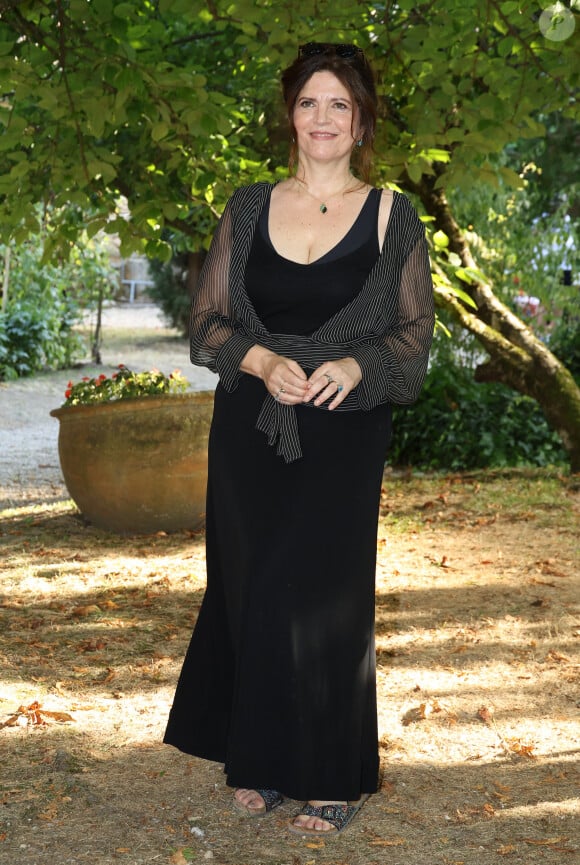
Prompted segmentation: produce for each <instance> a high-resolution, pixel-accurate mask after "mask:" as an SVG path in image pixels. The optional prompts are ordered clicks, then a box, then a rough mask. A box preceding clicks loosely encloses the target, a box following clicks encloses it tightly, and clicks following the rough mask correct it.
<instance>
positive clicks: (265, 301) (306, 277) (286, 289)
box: [245, 189, 381, 336]
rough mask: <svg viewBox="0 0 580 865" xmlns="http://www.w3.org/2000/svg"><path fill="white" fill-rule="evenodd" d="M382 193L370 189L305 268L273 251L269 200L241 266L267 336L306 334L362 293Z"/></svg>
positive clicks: (375, 248)
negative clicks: (347, 223)
mask: <svg viewBox="0 0 580 865" xmlns="http://www.w3.org/2000/svg"><path fill="white" fill-rule="evenodd" d="M380 202H381V190H380V189H371V190H370V192H369V194H368V196H367V199H366V201H365V203H364V204H363V207H362V209H361V211H360V213H359V215H358V217H357V219H356V220H355V222H354V223H353V225H352V226H351V228H350V229H349V231H348V232H347V233H346V235H345V236H344V237H343V238H342V240H340V241H339V243H337V245H336V246H335V247H334V248H333V249H331V250H330V251H329V252H327V253H325V255H323V256H322V257H321V258H318V259H316V260H315V261H313V262H311V263H310V264H299V263H298V262H295V261H290V260H289V259H287V258H284V257H283V256H282V255H280V254H279V253H277V252H276V250H275V249H274V246H273V245H272V242H271V240H270V236H269V232H268V217H269V213H270V197H269V196H268V199H267V201H266V204H265V205H264V208H263V210H262V212H261V214H260V219H259V222H258V226H257V229H256V231H255V233H254V239H253V242H252V248H251V251H250V256H249V258H248V262H247V265H246V273H245V285H246V292H247V294H248V297H249V299H250V301H251V303H252V305H253V307H254V309H255V311H256V314H257V316H258V318H259V319H260V320H261V321H262V322H263V324H264V325H265V326H266V328H267V329H268V330H269V331H270V333H295V334H299V335H301V336H307V335H310V334H311V333H313V332H314V331H315V330H317V329H318V328H319V327H320V326H321V325H322V324H324V322H325V321H327V320H328V319H329V318H331V316H333V315H334V314H335V313H336V312H338V310H339V309H341V308H342V307H343V306H345V305H346V304H347V303H349V302H350V301H351V300H352V299H353V298H354V297H355V296H356V295H357V294H358V293H359V291H360V290H361V289H362V287H363V285H364V283H365V280H366V278H367V276H368V275H369V272H370V270H371V268H372V267H373V266H374V264H375V262H376V260H377V258H378V257H379V254H380V248H379V241H378V231H377V225H378V212H379V205H380Z"/></svg>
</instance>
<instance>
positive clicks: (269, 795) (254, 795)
mask: <svg viewBox="0 0 580 865" xmlns="http://www.w3.org/2000/svg"><path fill="white" fill-rule="evenodd" d="M283 801H284V797H283V796H282V794H281V793H278V791H277V790H247V789H246V788H245V787H239V788H238V789H237V790H236V792H235V793H234V808H237V809H238V811H243V812H244V813H245V814H247V815H248V816H249V817H258V816H260V814H267V813H268V812H269V811H273V810H274V808H277V807H278V805H281V804H282V802H283Z"/></svg>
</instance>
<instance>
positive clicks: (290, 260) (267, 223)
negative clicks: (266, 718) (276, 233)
mask: <svg viewBox="0 0 580 865" xmlns="http://www.w3.org/2000/svg"><path fill="white" fill-rule="evenodd" d="M273 189H274V186H272V188H271V189H270V192H269V194H268V198H267V200H266V203H265V207H266V210H267V219H265V220H264V222H265V227H266V239H267V241H268V243H269V245H270V247H271V248H272V249H273V250H274V252H275V253H276V255H277V256H278V257H279V258H280V259H282V260H283V261H286V262H288V263H289V264H294V265H296V266H297V267H312V265H315V264H320V263H322V262H323V261H324V259H325V258H326V257H327V256H329V255H330V254H331V253H332V252H334V250H335V249H337V248H338V247H339V246H340V245H341V244H342V243H344V241H345V240H346V239H347V238H348V236H349V234H350V233H351V232H352V231H354V229H355V227H356V225H357V223H358V221H359V220H360V219H361V217H362V215H363V213H364V211H365V208H366V207H367V206H368V204H369V201H370V198H371V195H372V193H373V192H374V191H375V189H376V187H374V186H371V188H370V189H369V190H367V194H366V196H365V200H364V202H363V204H362V207H361V209H360V210H359V212H358V214H357V216H356V218H355V220H354V222H353V223H352V225H351V226H350V227H349V228H348V229H347V231H346V232H345V234H343V236H342V237H341V238H340V239H339V240H338V241H337V242H336V243H335V244H334V246H332V247H331V248H330V249H327V250H326V252H323V253H322V255H319V256H318V257H317V258H315V259H313V260H312V261H306V262H305V261H295V260H294V259H293V258H288V257H287V256H285V255H282V253H281V252H278V250H277V249H276V246H275V244H274V243H273V241H272V237H271V235H270V202H271V199H272V190H273Z"/></svg>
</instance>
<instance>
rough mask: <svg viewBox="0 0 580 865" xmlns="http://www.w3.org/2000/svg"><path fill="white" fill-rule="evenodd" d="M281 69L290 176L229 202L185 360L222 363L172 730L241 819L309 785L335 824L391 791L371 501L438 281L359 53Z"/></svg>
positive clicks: (302, 794) (307, 56)
mask: <svg viewBox="0 0 580 865" xmlns="http://www.w3.org/2000/svg"><path fill="white" fill-rule="evenodd" d="M282 83H283V89H284V98H285V101H286V105H287V109H288V116H289V121H290V126H291V130H292V147H291V167H292V171H291V176H290V177H289V179H288V180H285V181H283V182H281V183H279V184H275V185H272V184H268V183H258V184H254V185H252V186H250V187H247V188H243V189H239V190H238V191H237V192H236V193H235V194H234V195H233V197H232V199H231V200H230V201H229V203H228V205H227V207H226V209H225V211H224V214H223V216H222V219H221V221H220V223H219V226H218V229H217V231H216V234H215V237H214V239H213V242H212V246H211V249H210V251H209V254H208V257H207V260H206V263H205V265H204V268H203V271H202V274H201V277H200V282H199V286H198V289H197V292H196V294H195V297H194V301H193V307H192V316H191V359H192V361H193V363H196V364H202V365H205V366H208V367H209V368H210V369H212V370H214V371H217V372H218V373H219V376H220V383H219V385H218V387H217V389H216V394H215V408H214V418H213V423H212V430H211V435H210V447H209V480H208V498H207V571H208V578H207V591H206V594H205V598H204V601H203V604H202V608H201V610H200V614H199V618H198V622H197V625H196V628H195V630H194V634H193V637H192V641H191V644H190V647H189V650H188V653H187V656H186V659H185V662H184V666H183V670H182V673H181V677H180V680H179V684H178V687H177V692H176V695H175V701H174V704H173V708H172V710H171V715H170V719H169V724H168V728H167V732H166V735H165V741H166V742H168V743H170V744H173V745H175V746H176V747H178V748H180V749H181V750H183V751H185V752H186V753H189V754H195V755H197V756H199V757H204V758H206V759H210V760H216V761H219V762H223V763H224V764H225V772H226V775H227V782H228V784H229V785H231V786H232V787H235V788H237V789H236V792H235V794H234V805H235V806H236V807H237V808H238V809H240V810H242V811H243V812H244V813H245V814H248V815H251V816H256V815H259V814H264V813H266V812H268V811H271V810H272V809H273V808H275V807H277V806H278V805H279V804H280V803H281V802H282V801H283V798H284V797H289V798H292V799H298V800H302V801H304V802H305V805H304V806H303V808H302V810H301V811H300V813H299V814H298V815H297V816H296V817H295V818H294V819H293V820H291V821H290V823H289V828H290V830H291V831H293V832H297V833H299V834H302V835H303V834H313V833H318V834H320V833H326V834H327V833H336V832H339V831H341V830H342V829H343V828H344V827H345V826H346V825H347V824H348V822H349V821H350V820H351V819H352V817H353V816H354V814H355V813H356V811H357V810H358V808H360V806H361V804H362V803H363V802H364V800H365V799H366V798H368V795H369V794H371V793H373V792H375V791H376V789H377V783H378V769H379V759H378V744H377V719H376V695H375V650H374V630H373V629H374V571H375V556H376V534H377V518H378V505H379V495H380V487H381V478H382V473H383V466H384V461H385V455H386V449H387V444H388V440H389V436H390V424H391V407H390V406H391V404H392V403H409V402H412V401H413V400H415V399H416V397H417V395H418V392H419V390H420V387H421V384H422V381H423V377H424V374H425V371H426V367H427V358H428V352H429V347H430V342H431V337H432V332H433V294H432V284H431V277H430V270H429V261H428V255H427V251H426V244H425V237H424V230H423V227H422V224H421V222H420V221H419V219H418V217H417V215H416V213H415V211H414V210H413V208H412V207H411V205H410V204H409V202H408V201H407V199H406V198H405V197H404V196H403V195H400V194H398V193H392V192H391V191H388V190H378V189H373V188H372V187H371V186H370V185H369V184H368V182H367V181H368V169H369V165H370V156H371V152H372V142H373V137H374V131H375V120H376V93H375V86H374V81H373V75H372V71H371V69H370V67H369V64H368V62H367V60H366V59H365V57H364V55H363V53H362V51H361V50H360V49H359V48H356V47H355V46H349V45H330V44H326V43H309V44H308V45H306V46H302V47H301V49H300V52H299V55H298V58H297V59H296V60H295V61H294V63H293V64H292V65H291V66H290V67H289V68H288V69H287V70H286V71H285V72H284V74H283V78H282ZM351 157H352V158H353V159H354V161H355V162H356V163H357V164H358V165H359V166H360V172H361V174H362V179H359V178H357V177H356V176H355V175H354V174H353V173H351ZM268 445H272V447H269V446H268Z"/></svg>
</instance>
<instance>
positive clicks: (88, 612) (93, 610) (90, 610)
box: [71, 604, 101, 618]
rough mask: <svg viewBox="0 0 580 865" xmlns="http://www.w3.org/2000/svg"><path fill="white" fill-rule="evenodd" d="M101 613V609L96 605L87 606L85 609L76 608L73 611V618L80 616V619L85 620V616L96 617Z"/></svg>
mask: <svg viewBox="0 0 580 865" xmlns="http://www.w3.org/2000/svg"><path fill="white" fill-rule="evenodd" d="M100 612H101V608H100V607H98V606H97V605H96V604H87V605H86V606H84V607H75V608H74V610H73V611H72V613H71V615H72V616H78V617H79V618H84V617H85V616H94V615H97V614H98V613H100Z"/></svg>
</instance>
